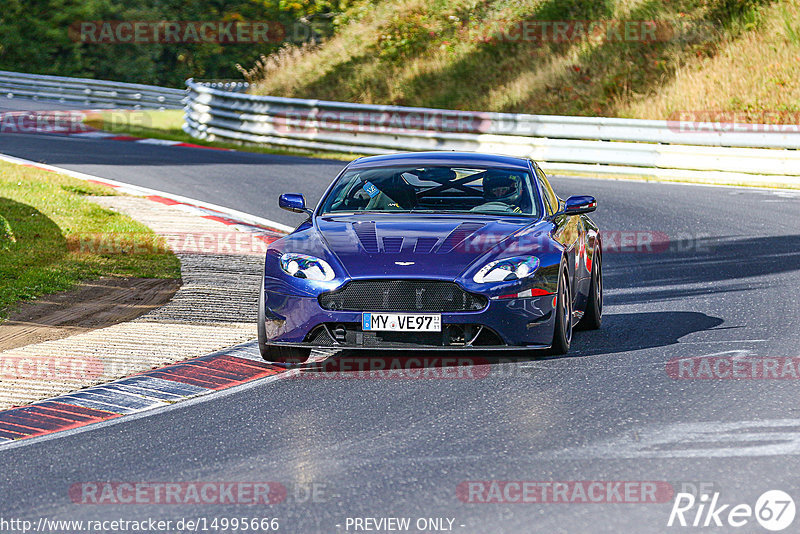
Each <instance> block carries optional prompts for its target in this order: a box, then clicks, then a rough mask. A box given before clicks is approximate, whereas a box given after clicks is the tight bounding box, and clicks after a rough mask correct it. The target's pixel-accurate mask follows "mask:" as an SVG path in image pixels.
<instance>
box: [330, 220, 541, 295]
mask: <svg viewBox="0 0 800 534" xmlns="http://www.w3.org/2000/svg"><path fill="white" fill-rule="evenodd" d="M532 222H533V221H531V220H530V219H523V218H519V217H508V218H498V219H492V218H490V217H484V216H480V217H477V216H476V217H463V216H460V217H452V216H419V215H380V216H372V217H365V216H357V217H354V216H346V217H345V216H340V217H329V216H325V217H319V218H317V220H316V224H317V227H318V229H319V232H320V234H321V235H322V237H323V239H324V240H325V243H326V244H327V248H328V250H330V252H331V253H332V254H333V255H335V256H336V258H337V259H338V260H339V263H340V264H341V265H342V266H343V267H344V268H345V270H346V271H347V272H348V274H349V275H350V276H351V277H354V278H360V277H366V278H369V277H384V276H392V277H401V278H402V277H414V278H420V277H422V278H426V277H429V278H438V279H442V278H446V279H453V280H454V279H456V278H458V276H459V275H460V274H461V273H463V272H464V271H465V270H466V269H467V267H469V266H470V264H472V263H473V262H474V261H475V260H476V259H478V258H480V257H481V256H483V255H484V254H486V253H487V252H489V251H490V250H492V249H493V248H494V247H495V246H496V245H497V244H498V243H500V242H502V241H504V240H506V239H507V238H508V237H509V236H511V235H513V234H514V233H516V232H518V231H520V230H521V229H523V228H525V227H527V226H529V225H530V224H532Z"/></svg>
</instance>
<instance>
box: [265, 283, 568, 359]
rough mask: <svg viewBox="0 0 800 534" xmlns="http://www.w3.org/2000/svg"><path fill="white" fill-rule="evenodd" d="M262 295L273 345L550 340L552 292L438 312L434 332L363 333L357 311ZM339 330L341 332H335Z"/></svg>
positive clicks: (540, 343) (527, 343)
mask: <svg viewBox="0 0 800 534" xmlns="http://www.w3.org/2000/svg"><path fill="white" fill-rule="evenodd" d="M264 296H265V310H264V312H265V317H266V323H265V327H266V332H267V342H268V343H270V344H274V345H294V346H303V347H311V348H339V349H358V348H365V349H366V348H369V349H381V348H386V349H408V348H424V349H426V350H429V349H464V348H470V349H492V350H496V349H503V348H547V347H549V346H550V344H551V342H552V339H553V328H554V323H555V314H554V313H553V300H554V295H543V296H535V297H527V298H508V299H495V300H492V299H490V300H489V304H488V305H487V306H486V307H485V308H484V309H482V310H480V311H474V312H472V311H470V312H452V313H442V314H441V316H442V330H443V332H442V334H440V335H431V334H429V333H423V332H419V333H417V332H391V333H388V332H387V333H375V332H363V331H361V319H362V312H361V311H358V312H356V311H334V310H326V309H324V308H322V307H321V306H320V304H319V302H318V300H317V298H314V297H299V296H294V295H291V296H290V295H284V294H281V293H276V292H271V291H265V295H264ZM363 311H364V312H370V311H375V310H363ZM426 313H427V312H426ZM342 329H343V330H344V331H345V335H344V336H341V335H336V334H337V333H338V334H341V333H342ZM453 332H455V335H453ZM459 332H460V333H461V334H460V335H459ZM461 338H463V341H461ZM453 339H455V340H456V342H455V343H453V342H452V341H453ZM470 341H472V342H471V343H470Z"/></svg>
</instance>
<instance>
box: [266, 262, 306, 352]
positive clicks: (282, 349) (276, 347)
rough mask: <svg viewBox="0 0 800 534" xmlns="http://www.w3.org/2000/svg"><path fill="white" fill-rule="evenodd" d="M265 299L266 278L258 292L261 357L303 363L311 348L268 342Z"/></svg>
mask: <svg viewBox="0 0 800 534" xmlns="http://www.w3.org/2000/svg"><path fill="white" fill-rule="evenodd" d="M264 306H265V301H264V280H263V278H262V280H261V290H260V292H259V294H258V351H259V352H260V353H261V357H262V358H264V359H265V360H266V361H268V362H274V363H303V362H305V361H306V360H307V359H308V356H309V355H310V354H311V349H307V348H303V347H285V346H280V345H268V344H267V326H266V313H265V311H264V310H265V308H264Z"/></svg>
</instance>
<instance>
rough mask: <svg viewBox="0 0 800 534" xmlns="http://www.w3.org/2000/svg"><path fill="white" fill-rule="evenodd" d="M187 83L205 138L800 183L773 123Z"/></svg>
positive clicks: (788, 137) (799, 144)
mask: <svg viewBox="0 0 800 534" xmlns="http://www.w3.org/2000/svg"><path fill="white" fill-rule="evenodd" d="M186 85H187V88H188V95H187V97H186V106H185V108H184V110H185V124H184V131H186V132H187V133H189V134H190V135H192V136H193V137H196V138H199V139H209V140H213V139H221V140H226V141H236V142H242V143H252V144H267V145H274V146H279V147H284V148H292V149H310V150H322V151H335V152H345V153H354V154H379V153H388V152H398V151H409V150H467V151H482V152H493V153H500V154H509V155H515V156H523V157H530V158H532V159H534V160H536V161H538V162H540V163H541V164H542V167H544V168H545V169H546V170H550V171H558V170H569V171H587V172H592V173H607V174H646V175H655V176H665V177H678V176H685V177H688V178H692V177H698V176H700V175H702V176H703V177H712V178H715V179H723V180H727V181H741V180H745V179H746V181H748V182H753V181H763V182H765V183H767V182H770V183H771V182H774V181H775V180H776V179H778V181H783V182H785V177H789V178H790V179H791V181H792V182H793V183H794V182H796V181H800V152H798V151H797V150H796V149H798V148H800V133H792V132H789V133H775V132H774V131H773V130H774V129H775V128H774V126H772V127H770V126H769V125H761V126H758V125H757V126H752V125H748V127H747V128H748V131H741V130H742V126H743V125H734V124H731V125H719V124H717V125H716V127H717V129H718V130H721V131H715V132H709V131H692V130H691V129H689V130H685V125H682V124H680V123H677V124H675V123H670V122H668V121H654V120H639V119H616V118H595V117H561V116H549V115H524V114H509V113H483V112H466V111H449V110H441V109H427V108H410V107H399V106H376V105H364V104H352V103H345V102H327V101H319V100H302V99H296V98H281V97H270V96H255V95H249V94H243V93H239V92H226V91H221V90H219V89H216V88H213V87H209V86H208V85H205V84H199V83H195V82H194V81H193V80H191V79H189V80H187V82H186ZM690 126H691V125H690ZM798 128H800V127H798Z"/></svg>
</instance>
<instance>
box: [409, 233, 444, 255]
mask: <svg viewBox="0 0 800 534" xmlns="http://www.w3.org/2000/svg"><path fill="white" fill-rule="evenodd" d="M438 242H439V238H438V237H420V238H419V239H417V244H416V245H414V252H416V253H417V254H430V252H431V250H433V247H435V246H436V243H438Z"/></svg>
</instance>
